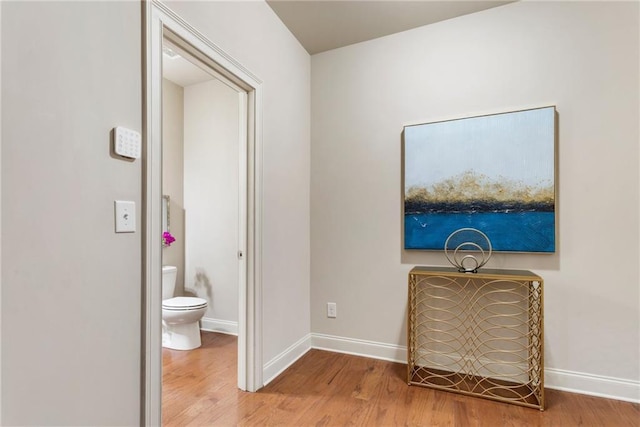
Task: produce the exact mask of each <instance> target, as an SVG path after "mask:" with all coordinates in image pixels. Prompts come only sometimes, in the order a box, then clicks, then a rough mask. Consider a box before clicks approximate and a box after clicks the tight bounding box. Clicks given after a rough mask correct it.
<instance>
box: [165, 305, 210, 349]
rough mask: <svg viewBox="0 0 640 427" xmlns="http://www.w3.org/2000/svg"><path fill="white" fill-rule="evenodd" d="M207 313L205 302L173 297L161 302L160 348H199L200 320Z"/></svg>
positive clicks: (200, 342)
mask: <svg viewBox="0 0 640 427" xmlns="http://www.w3.org/2000/svg"><path fill="white" fill-rule="evenodd" d="M206 311H207V300H205V299H202V298H195V297H175V298H170V299H167V300H164V301H162V346H163V347H166V348H171V349H173V350H193V349H194V348H198V347H200V345H201V344H202V341H201V340H200V325H199V322H200V319H202V316H204V313H205V312H206Z"/></svg>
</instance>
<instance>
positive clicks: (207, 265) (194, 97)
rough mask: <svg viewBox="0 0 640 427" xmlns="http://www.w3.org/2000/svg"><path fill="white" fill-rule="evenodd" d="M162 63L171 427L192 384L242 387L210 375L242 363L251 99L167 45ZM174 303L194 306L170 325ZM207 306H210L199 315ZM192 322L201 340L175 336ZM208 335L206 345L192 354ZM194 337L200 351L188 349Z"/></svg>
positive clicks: (229, 376) (231, 373)
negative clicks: (226, 364)
mask: <svg viewBox="0 0 640 427" xmlns="http://www.w3.org/2000/svg"><path fill="white" fill-rule="evenodd" d="M162 65H163V66H162V77H163V79H162V192H163V211H162V214H163V237H164V236H166V238H167V239H166V240H167V241H166V242H165V244H164V245H163V249H162V265H163V275H164V271H165V269H167V268H168V269H170V270H167V271H176V273H173V274H169V275H168V277H169V278H171V279H173V278H174V277H175V280H165V278H164V277H163V334H162V341H163V350H162V356H163V375H162V378H163V383H162V390H163V392H162V406H163V409H162V413H163V420H165V421H167V422H168V421H169V419H170V418H171V414H174V413H176V412H180V411H181V410H182V409H183V408H184V407H185V405H186V406H187V407H188V405H189V404H190V403H191V402H192V401H193V399H195V397H196V395H197V390H194V388H195V387H194V384H196V387H198V386H201V383H202V382H211V383H215V384H221V383H226V384H234V383H236V384H237V372H236V370H233V369H224V370H221V369H216V370H214V369H212V367H213V366H215V365H216V364H217V363H218V362H219V361H220V360H222V359H223V358H224V359H226V360H228V359H233V360H235V359H237V344H236V345H235V352H233V350H232V349H231V347H233V346H232V345H231V344H230V343H234V342H236V341H232V340H230V338H228V337H223V336H221V335H220V334H227V335H233V336H237V335H238V312H239V286H240V282H241V281H242V282H245V281H246V278H245V277H242V280H241V276H243V275H245V274H246V270H245V269H244V268H240V267H241V266H242V264H243V260H242V255H241V254H240V253H239V251H240V250H239V248H241V247H242V246H243V242H242V241H241V240H240V235H241V233H240V230H242V229H245V228H246V216H241V214H240V212H241V211H243V209H241V206H240V205H241V200H243V199H246V195H245V194H241V188H242V189H245V188H246V179H247V176H246V171H245V170H244V169H245V168H244V167H243V163H244V159H246V149H245V147H246V144H245V143H244V141H241V135H242V138H243V139H244V138H245V137H244V132H242V128H246V123H242V127H241V119H242V118H244V117H243V115H242V114H241V107H243V106H244V105H245V104H246V92H244V91H243V90H242V89H241V88H239V87H237V86H236V85H234V84H233V83H232V82H230V81H228V80H227V79H226V78H225V77H223V76H221V75H219V74H218V73H216V72H215V70H213V69H212V68H210V67H208V66H207V65H206V64H203V63H202V62H200V61H198V60H197V59H196V58H194V57H192V56H191V55H189V53H188V52H186V51H185V50H183V49H181V48H180V47H179V46H176V45H175V44H173V43H171V42H170V41H169V40H166V39H165V40H163V48H162ZM241 181H242V185H241V184H240V182H241ZM243 193H244V191H243ZM165 288H166V289H165ZM185 297H186V298H185ZM166 298H171V299H166ZM169 301H171V302H172V304H179V305H185V307H186V306H193V307H194V308H182V307H179V308H177V309H175V310H166V312H167V313H168V314H167V317H168V318H167V319H165V315H164V313H165V305H166V304H168V302H169ZM202 302H204V303H205V304H206V307H203V308H195V304H197V303H202ZM183 313H187V316H184V318H182V319H176V316H178V317H183V316H181V314H183ZM191 315H195V317H200V316H202V317H201V319H200V321H199V326H200V329H201V332H199V334H198V332H196V335H195V336H192V337H189V334H187V335H184V334H179V333H177V331H178V330H179V328H185V327H186V328H189V326H188V325H186V324H179V325H177V326H171V330H169V325H167V323H166V322H171V323H173V322H176V321H177V322H182V321H191V320H193V319H188V317H189V316H191ZM195 317H194V318H195ZM193 330H194V331H197V328H196V327H195V325H193ZM189 331H190V333H193V331H191V329H189ZM200 335H202V346H201V347H198V348H194V349H190V348H191V347H193V346H196V345H197V344H198V343H199V341H200ZM195 338H198V343H196V342H193V343H191V342H189V340H195ZM185 340H186V341H187V342H185ZM185 345H187V347H188V348H189V349H185V348H183V347H181V346H185ZM229 353H235V354H231V355H229ZM214 373H215V377H214ZM222 377H224V378H222ZM194 378H197V381H196V382H194V381H195V380H194Z"/></svg>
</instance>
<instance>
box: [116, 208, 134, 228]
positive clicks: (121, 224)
mask: <svg viewBox="0 0 640 427" xmlns="http://www.w3.org/2000/svg"><path fill="white" fill-rule="evenodd" d="M115 214H116V233H133V232H134V231H136V203H135V202H129V201H123V200H116V201H115Z"/></svg>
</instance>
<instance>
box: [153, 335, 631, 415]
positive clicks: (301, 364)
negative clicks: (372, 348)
mask: <svg viewBox="0 0 640 427" xmlns="http://www.w3.org/2000/svg"><path fill="white" fill-rule="evenodd" d="M202 342H203V346H202V347H201V348H199V349H196V350H192V351H186V352H184V351H177V350H168V349H163V354H162V358H163V392H162V393H163V396H162V416H163V423H164V425H165V426H235V425H242V426H275V425H278V426H344V425H353V426H397V425H406V426H461V427H462V426H464V427H466V426H492V427H493V426H554V427H555V426H607V427H609V426H612V427H617V426H635V427H638V426H640V404H634V403H628V402H621V401H616V400H610V399H602V398H596V397H590V396H584V395H579V394H573V393H566V392H560V391H556V390H549V389H547V390H546V391H545V399H546V402H547V406H546V409H545V411H544V412H540V411H538V410H536V409H530V408H523V407H519V406H514V405H510V404H506V403H499V402H493V401H489V400H485V399H480V398H474V397H467V396H462V395H457V394H454V393H448V392H443V391H436V390H431V389H427V388H421V387H415V386H411V387H410V386H408V385H407V383H406V365H404V364H400V363H392V362H385V361H381V360H375V359H368V358H364V357H357V356H350V355H345V354H339V353H331V352H326V351H320V350H311V351H309V352H308V353H307V354H305V355H304V356H303V357H302V358H300V360H298V361H297V362H296V363H295V364H294V365H293V366H291V367H290V368H289V369H288V370H287V371H285V372H284V373H283V374H282V375H280V376H279V377H278V378H276V379H275V380H274V381H272V382H271V383H270V384H269V385H267V386H266V387H264V388H263V389H262V390H260V391H259V392H257V393H246V392H242V391H239V390H238V389H237V386H236V364H237V362H236V360H237V359H236V346H237V339H236V337H234V336H230V335H223V334H215V333H207V332H203V334H202Z"/></svg>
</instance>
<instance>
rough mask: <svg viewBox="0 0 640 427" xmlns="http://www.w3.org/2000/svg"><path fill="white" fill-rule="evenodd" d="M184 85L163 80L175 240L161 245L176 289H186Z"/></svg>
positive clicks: (165, 188) (167, 186) (166, 189)
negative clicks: (175, 272)
mask: <svg viewBox="0 0 640 427" xmlns="http://www.w3.org/2000/svg"><path fill="white" fill-rule="evenodd" d="M183 169H184V89H183V88H182V86H178V85H177V84H175V83H173V82H171V81H169V80H167V79H163V80H162V193H163V194H164V195H167V196H169V201H170V205H169V229H170V231H171V235H172V236H173V237H175V239H176V241H175V242H173V243H172V244H171V246H168V247H165V248H163V249H162V265H175V266H176V267H178V277H177V278H176V293H177V294H178V295H182V293H183V292H184V272H185V268H184V243H185V239H184V173H183Z"/></svg>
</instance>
